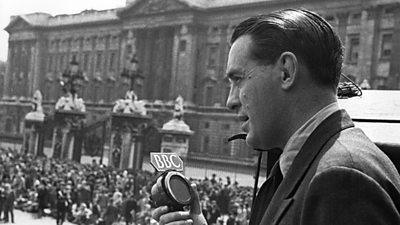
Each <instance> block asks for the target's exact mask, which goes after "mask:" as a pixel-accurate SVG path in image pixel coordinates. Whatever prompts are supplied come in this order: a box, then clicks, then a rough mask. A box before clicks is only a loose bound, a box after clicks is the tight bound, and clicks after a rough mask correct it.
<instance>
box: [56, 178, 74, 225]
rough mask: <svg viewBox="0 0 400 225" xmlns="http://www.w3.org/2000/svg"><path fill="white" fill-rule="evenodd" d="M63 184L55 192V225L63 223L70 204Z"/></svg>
mask: <svg viewBox="0 0 400 225" xmlns="http://www.w3.org/2000/svg"><path fill="white" fill-rule="evenodd" d="M64 185H65V184H61V185H60V187H58V190H57V204H56V205H57V207H56V208H57V215H56V223H57V225H62V224H63V223H64V221H65V217H66V215H67V211H68V207H69V205H70V204H71V202H70V200H69V199H68V196H67V193H66V191H65V190H63V189H66V187H65V186H64Z"/></svg>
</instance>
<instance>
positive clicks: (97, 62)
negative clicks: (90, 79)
mask: <svg viewBox="0 0 400 225" xmlns="http://www.w3.org/2000/svg"><path fill="white" fill-rule="evenodd" d="M102 57H103V54H102V53H101V52H99V53H97V58H96V71H99V70H101V61H102Z"/></svg>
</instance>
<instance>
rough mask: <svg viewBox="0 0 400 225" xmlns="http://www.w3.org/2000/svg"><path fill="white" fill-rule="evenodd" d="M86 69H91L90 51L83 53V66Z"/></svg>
mask: <svg viewBox="0 0 400 225" xmlns="http://www.w3.org/2000/svg"><path fill="white" fill-rule="evenodd" d="M82 69H83V70H84V71H88V70H89V53H84V54H83V68H82Z"/></svg>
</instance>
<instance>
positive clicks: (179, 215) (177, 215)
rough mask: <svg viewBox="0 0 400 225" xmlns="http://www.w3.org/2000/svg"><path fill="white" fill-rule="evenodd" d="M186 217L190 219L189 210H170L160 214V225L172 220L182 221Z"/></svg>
mask: <svg viewBox="0 0 400 225" xmlns="http://www.w3.org/2000/svg"><path fill="white" fill-rule="evenodd" d="M188 219H191V217H190V214H189V212H186V211H176V212H170V213H167V214H163V215H161V216H160V221H159V223H160V225H163V224H170V223H172V222H182V223H183V222H184V221H186V220H188Z"/></svg>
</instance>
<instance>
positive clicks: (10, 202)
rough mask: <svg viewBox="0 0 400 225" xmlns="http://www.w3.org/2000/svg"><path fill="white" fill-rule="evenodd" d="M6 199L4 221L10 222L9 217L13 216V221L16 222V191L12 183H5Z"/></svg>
mask: <svg viewBox="0 0 400 225" xmlns="http://www.w3.org/2000/svg"><path fill="white" fill-rule="evenodd" d="M4 192H5V199H4V205H3V210H4V222H6V223H8V222H9V219H10V218H9V217H11V223H14V201H15V192H14V190H13V189H12V187H11V184H9V183H6V184H5V185H4Z"/></svg>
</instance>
